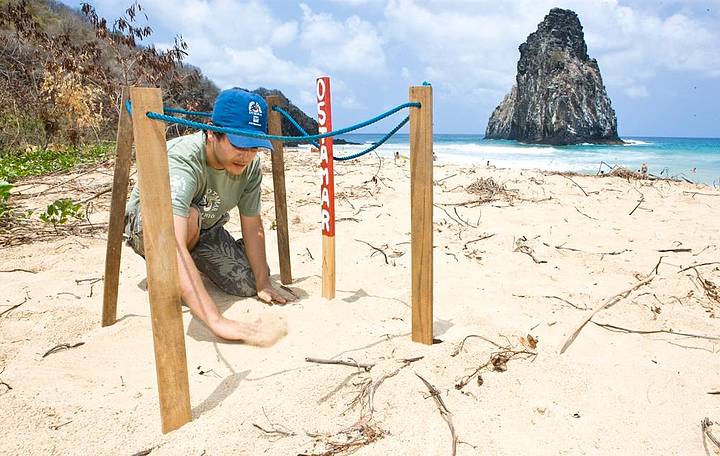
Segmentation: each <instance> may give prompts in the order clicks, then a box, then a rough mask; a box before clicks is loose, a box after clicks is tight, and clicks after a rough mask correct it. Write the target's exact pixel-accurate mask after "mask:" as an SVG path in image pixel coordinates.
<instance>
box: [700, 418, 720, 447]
mask: <svg viewBox="0 0 720 456" xmlns="http://www.w3.org/2000/svg"><path fill="white" fill-rule="evenodd" d="M712 425H713V422H712V421H710V418H708V417H705V418H704V419H703V420H702V421H701V422H700V429H702V433H703V439H704V438H705V437H706V436H707V438H708V439H710V441H711V442H712V443H714V444H715V446H716V447H718V448H720V441H718V439H717V438H715V436H714V435H713V433H712V432H711V431H710V426H712ZM703 443H704V442H703Z"/></svg>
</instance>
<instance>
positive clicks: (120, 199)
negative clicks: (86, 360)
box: [102, 87, 133, 326]
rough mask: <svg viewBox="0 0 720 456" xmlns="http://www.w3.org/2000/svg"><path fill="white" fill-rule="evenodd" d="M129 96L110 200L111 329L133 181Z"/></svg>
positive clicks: (106, 322) (107, 293) (107, 310)
mask: <svg viewBox="0 0 720 456" xmlns="http://www.w3.org/2000/svg"><path fill="white" fill-rule="evenodd" d="M129 97H130V94H129V92H128V88H127V87H125V88H124V89H123V92H122V98H121V100H120V119H119V121H118V131H117V144H116V146H115V173H114V175H113V186H112V199H111V201H110V221H109V222H108V240H107V250H106V251H105V283H104V288H103V312H102V325H103V326H110V325H112V324H113V323H115V321H116V320H117V297H118V283H119V278H120V257H121V255H122V235H123V230H124V228H125V203H126V200H127V191H128V181H129V180H130V156H131V154H132V145H133V130H132V128H133V127H132V119H131V118H130V114H128V112H127V109H125V100H127V99H128V98H129Z"/></svg>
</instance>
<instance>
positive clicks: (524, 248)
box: [513, 236, 547, 264]
mask: <svg viewBox="0 0 720 456" xmlns="http://www.w3.org/2000/svg"><path fill="white" fill-rule="evenodd" d="M526 242H527V238H526V237H525V236H521V237H520V238H518V239H516V240H515V250H513V252H520V253H524V254H525V255H528V256H529V257H530V258H532V260H533V261H534V262H535V263H537V264H543V263H547V261H545V260H538V259H537V258H535V251H534V250H533V249H532V248H531V247H530V246H528V245H527V244H525V243H526Z"/></svg>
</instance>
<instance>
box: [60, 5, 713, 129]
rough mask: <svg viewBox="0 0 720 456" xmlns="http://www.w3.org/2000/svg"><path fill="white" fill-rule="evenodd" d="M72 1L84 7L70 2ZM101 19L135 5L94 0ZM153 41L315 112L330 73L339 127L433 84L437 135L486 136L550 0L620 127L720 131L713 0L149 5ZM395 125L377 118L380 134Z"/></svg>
mask: <svg viewBox="0 0 720 456" xmlns="http://www.w3.org/2000/svg"><path fill="white" fill-rule="evenodd" d="M64 2H65V3H66V4H68V5H69V6H73V7H78V6H79V2H73V1H68V0H64ZM91 3H92V4H93V5H94V6H95V7H96V8H97V10H98V13H99V14H101V15H103V16H105V17H106V18H108V19H111V18H115V17H117V16H119V15H120V14H121V13H122V11H123V10H124V9H125V8H126V7H127V6H129V4H130V2H129V1H128V2H127V4H126V3H125V2H122V1H117V0H97V1H95V2H91ZM140 3H141V4H142V5H143V7H144V8H145V11H146V13H147V15H148V17H149V24H150V25H151V26H152V27H153V28H154V29H155V34H154V35H153V36H152V37H151V41H152V42H154V43H155V44H156V45H157V46H158V47H163V46H166V45H167V43H171V42H172V39H173V37H174V36H175V34H181V35H182V36H183V38H184V39H185V41H186V42H187V43H188V45H189V56H188V58H187V62H188V63H191V64H193V65H196V66H198V67H200V68H201V69H202V70H203V72H204V73H205V75H207V76H208V77H209V78H210V79H212V80H213V81H214V82H215V83H216V84H217V85H218V86H219V87H220V88H228V87H233V86H239V87H246V88H250V89H254V88H256V87H259V86H264V87H268V88H277V89H280V90H282V91H283V93H285V94H286V95H287V96H288V97H289V98H290V99H291V100H292V101H293V102H294V103H295V104H297V105H298V106H300V107H301V108H302V109H303V110H304V111H305V112H306V113H308V114H310V115H313V113H314V112H315V105H314V99H313V90H314V81H315V78H316V77H317V76H320V75H328V76H330V77H331V84H332V89H333V90H332V96H333V124H334V125H335V127H336V128H337V127H343V126H347V125H349V124H351V123H355V122H357V121H360V120H364V119H367V118H369V117H372V116H374V115H376V114H378V113H380V112H382V111H384V110H385V109H387V108H390V107H393V106H395V105H397V104H400V103H403V102H405V101H407V97H408V87H409V86H410V85H415V84H420V83H422V81H425V80H427V81H429V82H431V83H432V85H433V93H434V108H435V111H434V116H435V117H434V123H435V132H436V133H471V134H482V133H484V131H485V127H486V125H487V120H488V117H489V115H490V113H491V112H492V110H493V109H494V108H495V106H497V104H498V103H499V102H500V100H501V99H502V97H503V96H504V95H505V94H506V93H507V92H508V91H509V90H510V87H511V86H512V84H513V82H514V78H515V71H516V64H517V60H518V57H519V52H518V50H517V48H518V46H519V45H520V44H521V43H522V42H523V41H525V39H526V38H527V35H529V34H530V33H532V32H533V31H535V30H536V28H537V24H538V23H539V22H541V21H542V19H543V18H544V16H545V14H547V12H548V11H549V10H550V9H551V8H552V7H556V6H557V7H562V8H569V9H572V10H574V11H575V12H577V13H578V15H579V17H580V21H581V23H582V24H583V27H584V31H585V39H586V42H587V45H588V52H589V54H590V56H591V57H593V58H596V59H597V61H598V64H599V66H600V70H601V73H602V76H603V80H604V82H605V86H606V88H607V91H608V94H609V96H610V99H611V101H612V104H613V107H614V108H615V111H616V114H617V117H618V130H619V133H620V135H621V136H686V137H720V0H685V1H674V0H634V1H618V0H584V1H581V0H569V1H546V0H514V1H507V0H506V1H499V0H475V1H468V0H466V1H455V0H426V1H419V0H389V1H377V0H322V1H320V0H318V1H313V0H308V1H304V2H291V1H280V0H275V1H266V2H262V1H239V0H175V1H167V0H145V1H140ZM399 120H401V118H400V117H399V116H397V118H395V119H394V120H391V121H389V122H385V123H382V124H379V125H375V126H371V127H369V128H368V129H367V130H363V131H364V132H368V133H370V132H384V131H386V130H388V129H390V128H391V127H392V126H393V125H394V124H395V123H396V122H398V121H399Z"/></svg>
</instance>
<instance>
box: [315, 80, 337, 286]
mask: <svg viewBox="0 0 720 456" xmlns="http://www.w3.org/2000/svg"><path fill="white" fill-rule="evenodd" d="M315 88H316V91H315V92H316V95H317V107H318V131H319V132H320V133H321V134H322V133H327V132H328V131H332V108H331V105H330V78H329V77H327V76H324V77H321V78H318V79H317V82H316V86H315ZM320 170H321V171H322V182H321V184H320V202H321V209H320V215H321V223H322V296H323V298H327V299H334V298H335V172H334V171H333V139H332V137H328V138H322V139H320Z"/></svg>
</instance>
